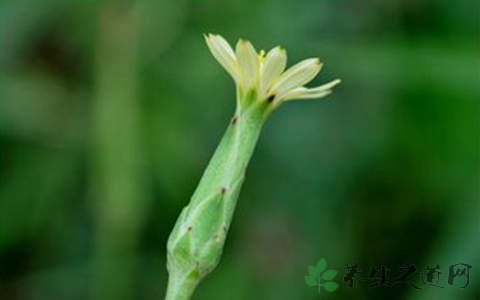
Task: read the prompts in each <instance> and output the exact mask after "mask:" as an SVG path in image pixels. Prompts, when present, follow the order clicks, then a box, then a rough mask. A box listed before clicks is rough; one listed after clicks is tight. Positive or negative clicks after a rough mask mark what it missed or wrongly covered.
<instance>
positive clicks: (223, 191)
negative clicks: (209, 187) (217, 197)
mask: <svg viewBox="0 0 480 300" xmlns="http://www.w3.org/2000/svg"><path fill="white" fill-rule="evenodd" d="M220 192H221V193H222V195H225V193H226V192H227V188H225V187H222V189H221V190H220Z"/></svg>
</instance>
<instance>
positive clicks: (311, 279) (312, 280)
mask: <svg viewBox="0 0 480 300" xmlns="http://www.w3.org/2000/svg"><path fill="white" fill-rule="evenodd" d="M305 282H306V283H307V285H308V286H316V285H318V283H317V279H316V278H315V277H312V276H305Z"/></svg>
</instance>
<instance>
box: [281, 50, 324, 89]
mask: <svg viewBox="0 0 480 300" xmlns="http://www.w3.org/2000/svg"><path fill="white" fill-rule="evenodd" d="M321 68H322V64H321V63H320V60H319V59H318V58H309V59H305V60H303V61H301V62H299V63H297V64H296V65H294V66H293V67H290V68H289V69H288V70H287V71H285V73H283V74H282V75H281V76H280V78H279V79H278V80H277V82H275V84H274V85H273V87H272V90H273V91H274V92H276V93H277V95H279V98H282V97H283V95H285V94H286V93H287V92H288V91H290V90H291V89H294V88H297V87H299V86H302V85H304V84H306V83H308V82H310V81H311V80H312V79H313V78H314V77H315V76H317V74H318V72H320V69H321Z"/></svg>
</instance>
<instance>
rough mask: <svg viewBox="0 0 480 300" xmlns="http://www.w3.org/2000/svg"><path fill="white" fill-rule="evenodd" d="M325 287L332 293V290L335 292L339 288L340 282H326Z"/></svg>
mask: <svg viewBox="0 0 480 300" xmlns="http://www.w3.org/2000/svg"><path fill="white" fill-rule="evenodd" d="M323 287H324V288H325V290H326V291H327V292H330V293H331V292H334V291H335V290H336V289H338V284H337V283H336V282H333V281H330V282H327V283H325V284H324V285H323Z"/></svg>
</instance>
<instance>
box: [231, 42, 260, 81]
mask: <svg viewBox="0 0 480 300" xmlns="http://www.w3.org/2000/svg"><path fill="white" fill-rule="evenodd" d="M235 53H236V55H237V59H238V64H239V66H240V69H241V71H242V76H243V77H242V80H243V84H244V85H245V86H246V87H252V86H253V85H254V84H255V81H256V79H257V77H258V70H259V67H260V62H259V59H258V54H257V51H255V48H253V46H252V44H251V43H250V42H249V41H245V40H242V39H239V40H238V42H237V46H236V48H235Z"/></svg>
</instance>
